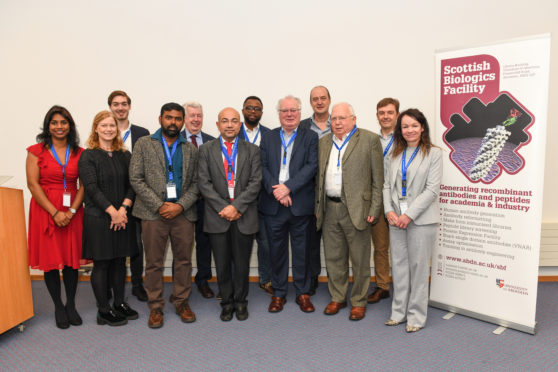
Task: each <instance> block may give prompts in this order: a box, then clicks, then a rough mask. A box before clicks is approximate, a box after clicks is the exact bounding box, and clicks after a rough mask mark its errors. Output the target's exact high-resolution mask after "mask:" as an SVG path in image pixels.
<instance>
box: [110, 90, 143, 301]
mask: <svg viewBox="0 0 558 372" xmlns="http://www.w3.org/2000/svg"><path fill="white" fill-rule="evenodd" d="M108 105H109V108H110V111H112V113H113V114H114V116H116V121H117V122H118V129H120V134H121V135H122V141H123V142H124V145H125V146H126V149H128V150H129V151H130V152H132V151H133V148H134V145H135V144H136V141H137V140H138V139H139V138H140V137H143V136H148V135H149V131H148V130H147V129H145V128H143V127H140V126H139V125H134V124H130V120H129V119H128V115H129V114H130V109H131V108H132V100H131V99H130V97H129V96H128V94H126V92H124V91H122V90H115V91H113V92H112V93H111V94H110V95H109V97H108ZM130 219H131V220H132V221H133V222H132V223H135V224H136V242H137V246H138V251H137V253H136V254H135V255H134V256H132V257H130V272H131V273H132V294H133V295H134V296H136V297H137V299H138V300H140V301H144V302H145V301H147V293H146V292H145V289H144V288H143V278H142V275H143V242H142V240H141V221H140V220H139V219H137V218H135V217H133V216H132V215H131V214H130Z"/></svg>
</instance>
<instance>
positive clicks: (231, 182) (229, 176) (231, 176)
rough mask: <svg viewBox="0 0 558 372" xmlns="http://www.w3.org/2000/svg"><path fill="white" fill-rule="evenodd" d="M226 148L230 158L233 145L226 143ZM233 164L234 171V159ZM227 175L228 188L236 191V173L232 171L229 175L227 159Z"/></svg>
mask: <svg viewBox="0 0 558 372" xmlns="http://www.w3.org/2000/svg"><path fill="white" fill-rule="evenodd" d="M225 146H226V147H227V152H228V153H229V157H230V156H231V154H232V146H233V144H232V143H230V142H225ZM231 160H232V162H233V169H234V159H231ZM225 174H226V175H227V186H228V187H229V189H231V188H232V189H234V173H233V170H232V169H231V170H230V173H229V163H227V160H226V159H225ZM232 200H233V198H232V197H231V201H232Z"/></svg>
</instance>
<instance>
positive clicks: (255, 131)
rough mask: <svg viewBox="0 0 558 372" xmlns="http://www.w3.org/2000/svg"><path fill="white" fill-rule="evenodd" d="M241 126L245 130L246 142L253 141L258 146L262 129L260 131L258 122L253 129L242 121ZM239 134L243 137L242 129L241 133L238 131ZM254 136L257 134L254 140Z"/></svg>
mask: <svg viewBox="0 0 558 372" xmlns="http://www.w3.org/2000/svg"><path fill="white" fill-rule="evenodd" d="M242 128H244V130H245V131H246V135H247V136H248V142H250V143H253V144H254V145H256V146H260V142H261V140H262V131H261V128H260V124H258V125H256V126H255V127H254V129H250V128H248V127H247V126H246V125H244V123H242ZM258 133H259V135H258ZM240 135H242V136H243V137H244V132H243V131H242V133H240ZM256 136H258V138H256V142H254V138H255V137H256ZM245 139H246V138H245Z"/></svg>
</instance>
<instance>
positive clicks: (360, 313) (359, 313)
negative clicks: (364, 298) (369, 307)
mask: <svg viewBox="0 0 558 372" xmlns="http://www.w3.org/2000/svg"><path fill="white" fill-rule="evenodd" d="M365 314H366V306H353V308H352V309H351V315H349V319H350V320H361V319H362V318H364V315H365Z"/></svg>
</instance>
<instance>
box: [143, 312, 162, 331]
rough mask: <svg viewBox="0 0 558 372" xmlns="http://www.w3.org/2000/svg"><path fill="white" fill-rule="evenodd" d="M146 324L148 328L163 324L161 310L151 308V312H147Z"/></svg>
mask: <svg viewBox="0 0 558 372" xmlns="http://www.w3.org/2000/svg"><path fill="white" fill-rule="evenodd" d="M147 326H148V327H149V328H161V327H162V326H163V310H161V309H153V310H151V314H149V320H148V321H147Z"/></svg>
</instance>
